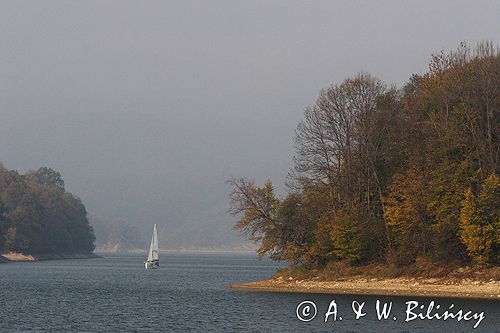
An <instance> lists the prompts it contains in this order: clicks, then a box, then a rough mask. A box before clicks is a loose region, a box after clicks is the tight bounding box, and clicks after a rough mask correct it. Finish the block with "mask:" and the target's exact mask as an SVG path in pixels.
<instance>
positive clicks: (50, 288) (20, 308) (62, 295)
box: [0, 254, 500, 333]
mask: <svg viewBox="0 0 500 333" xmlns="http://www.w3.org/2000/svg"><path fill="white" fill-rule="evenodd" d="M160 260H161V268H160V269H158V270H145V269H144V266H143V261H144V258H143V256H112V257H108V258H105V259H87V260H61V261H41V262H29V263H9V264H0V332H24V331H33V332H454V333H456V332H500V309H499V307H500V302H498V301H484V300H457V299H434V301H435V302H436V304H437V303H439V304H440V305H441V308H442V309H443V308H445V309H448V307H449V306H450V305H451V304H452V303H453V304H454V309H455V310H456V309H464V310H472V311H474V312H481V311H484V313H485V319H484V320H483V321H482V322H481V324H480V325H479V326H478V328H477V329H475V330H473V329H472V327H473V326H474V322H475V321H474V320H472V321H463V320H462V321H461V322H456V321H450V320H448V321H438V320H432V321H431V320H414V321H411V322H407V323H405V322H404V317H405V316H404V314H405V309H406V304H405V302H407V301H409V300H416V301H418V302H420V303H421V304H426V305H427V304H428V303H429V302H430V301H431V299H425V298H408V297H380V299H381V300H382V301H384V302H391V301H392V302H393V308H392V312H391V318H390V319H388V320H381V321H379V320H377V317H376V312H375V302H376V300H377V297H363V296H335V295H319V294H298V293H291V294H286V293H257V292H246V291H232V290H228V289H226V288H225V286H227V285H229V284H233V283H240V282H247V281H252V280H259V279H265V278H268V277H270V276H272V274H273V273H274V272H275V270H276V268H277V267H278V264H276V263H274V262H271V261H259V260H257V259H256V258H255V256H253V255H241V254H239V255H238V254H162V255H161V258H160ZM305 300H309V301H312V302H314V303H315V305H316V307H317V309H318V311H317V316H316V317H315V319H313V320H312V321H310V322H302V321H300V320H299V319H297V317H296V307H297V305H298V304H299V303H301V302H302V301H305ZM332 300H335V302H336V304H337V310H338V317H340V316H342V321H340V320H339V318H337V321H335V322H333V321H332V320H331V319H330V320H329V321H328V322H327V323H324V322H323V320H324V315H325V313H326V312H327V309H328V306H329V304H330V302H331V301H332ZM355 300H356V301H358V302H359V303H361V302H366V303H365V304H366V305H365V307H364V309H365V310H364V311H365V312H366V313H367V314H366V316H364V317H362V318H360V319H359V320H355V319H354V313H353V311H352V310H351V304H352V302H353V301H355ZM393 317H397V320H396V321H394V320H393ZM330 318H332V317H330Z"/></svg>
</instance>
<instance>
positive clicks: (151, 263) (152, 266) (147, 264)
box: [144, 260, 160, 269]
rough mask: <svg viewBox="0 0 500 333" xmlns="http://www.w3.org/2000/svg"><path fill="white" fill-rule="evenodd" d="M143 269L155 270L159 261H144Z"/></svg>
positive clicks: (158, 265)
mask: <svg viewBox="0 0 500 333" xmlns="http://www.w3.org/2000/svg"><path fill="white" fill-rule="evenodd" d="M144 267H145V268H146V269H156V268H158V267H160V261H159V260H153V261H145V262H144Z"/></svg>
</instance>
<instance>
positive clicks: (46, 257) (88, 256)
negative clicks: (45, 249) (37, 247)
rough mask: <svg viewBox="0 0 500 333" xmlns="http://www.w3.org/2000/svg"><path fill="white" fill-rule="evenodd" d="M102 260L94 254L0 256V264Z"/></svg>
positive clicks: (12, 253)
mask: <svg viewBox="0 0 500 333" xmlns="http://www.w3.org/2000/svg"><path fill="white" fill-rule="evenodd" d="M94 258H102V257H101V256H99V255H97V254H95V253H73V254H64V253H57V254H33V255H31V254H23V253H18V252H7V253H2V254H0V263H9V262H32V261H45V260H66V259H94Z"/></svg>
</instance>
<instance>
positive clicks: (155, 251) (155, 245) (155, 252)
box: [148, 224, 159, 260]
mask: <svg viewBox="0 0 500 333" xmlns="http://www.w3.org/2000/svg"><path fill="white" fill-rule="evenodd" d="M151 246H152V251H151V254H152V257H153V260H158V250H159V247H158V234H157V232H156V224H155V225H154V227H153V243H152V244H151ZM148 260H149V258H148Z"/></svg>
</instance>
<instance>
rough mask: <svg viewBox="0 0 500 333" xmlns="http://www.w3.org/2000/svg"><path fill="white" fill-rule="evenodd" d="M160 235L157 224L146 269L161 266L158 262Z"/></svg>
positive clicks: (145, 264)
mask: <svg viewBox="0 0 500 333" xmlns="http://www.w3.org/2000/svg"><path fill="white" fill-rule="evenodd" d="M158 250H159V248H158V233H157V232H156V224H155V225H154V227H153V237H151V245H150V246H149V252H148V260H147V261H145V262H144V266H145V267H146V269H148V268H156V267H159V266H160V261H159V260H158Z"/></svg>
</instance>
